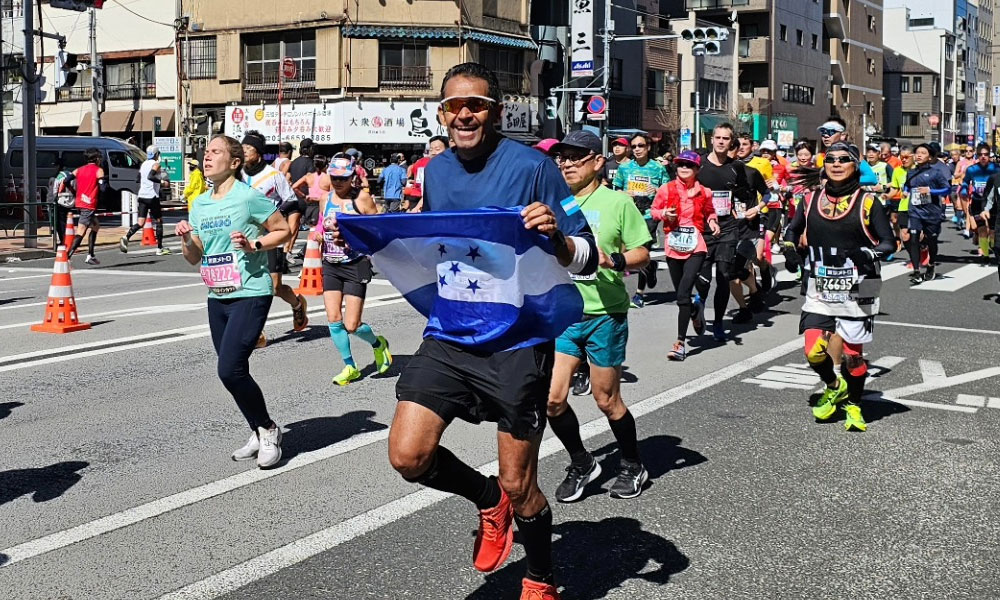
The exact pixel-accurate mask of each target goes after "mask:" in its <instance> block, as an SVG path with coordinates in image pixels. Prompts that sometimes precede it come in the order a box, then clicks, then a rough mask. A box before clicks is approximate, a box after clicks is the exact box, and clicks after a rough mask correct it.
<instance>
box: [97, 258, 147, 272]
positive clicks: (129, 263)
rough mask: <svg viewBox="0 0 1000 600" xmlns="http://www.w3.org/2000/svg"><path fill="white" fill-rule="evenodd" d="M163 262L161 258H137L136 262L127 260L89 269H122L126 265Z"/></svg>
mask: <svg viewBox="0 0 1000 600" xmlns="http://www.w3.org/2000/svg"><path fill="white" fill-rule="evenodd" d="M161 262H163V261H160V260H137V261H135V262H131V261H126V262H124V263H120V264H115V265H102V266H99V267H90V268H88V269H87V270H88V271H100V270H102V269H120V268H122V267H125V266H128V267H135V266H138V265H158V264H160V263H161Z"/></svg>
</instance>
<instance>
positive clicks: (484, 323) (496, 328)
mask: <svg viewBox="0 0 1000 600" xmlns="http://www.w3.org/2000/svg"><path fill="white" fill-rule="evenodd" d="M441 91H442V96H443V97H444V98H443V100H442V101H441V104H440V106H439V108H438V118H439V120H440V121H441V123H442V124H443V125H444V126H446V127H447V128H448V133H449V136H450V138H451V140H452V141H454V142H455V146H454V147H453V148H451V149H449V150H447V151H445V152H443V153H442V154H440V155H439V156H438V157H436V158H435V159H434V160H432V161H430V163H428V165H427V168H426V171H425V173H424V204H423V210H424V211H425V213H426V212H428V211H429V212H430V213H431V214H419V215H407V214H397V215H383V216H381V217H377V218H373V217H346V216H345V217H342V218H341V219H339V224H338V234H337V235H342V236H343V237H344V238H346V241H347V242H349V243H350V244H351V246H352V247H354V248H358V249H359V250H360V251H362V252H365V253H367V254H371V255H372V260H373V261H374V262H375V264H376V266H377V267H378V268H379V271H380V272H382V273H383V274H385V275H386V276H387V277H388V278H389V279H390V281H392V283H393V284H394V285H395V286H396V287H397V288H398V289H399V290H400V292H401V293H402V294H403V296H404V297H405V298H406V299H407V301H409V302H410V303H411V304H412V305H413V306H414V307H415V308H417V310H419V311H420V312H422V313H423V314H425V315H426V316H427V317H428V323H427V328H426V329H425V330H424V340H423V342H422V343H421V345H420V348H419V349H418V350H417V352H416V354H415V355H414V357H413V359H412V360H411V361H410V362H409V363H408V364H407V366H406V368H405V369H404V371H403V373H402V374H401V375H400V377H399V381H398V382H397V384H396V396H397V398H398V400H399V403H398V404H397V407H396V414H395V417H394V418H393V422H392V428H391V430H390V433H389V460H390V462H391V463H392V466H393V467H394V468H395V469H396V470H397V471H398V472H399V473H400V474H401V475H402V476H403V478H404V479H406V480H407V481H412V482H414V483H420V484H423V485H425V486H427V487H430V488H433V489H436V490H440V491H444V492H449V493H452V494H456V495H459V496H462V497H464V498H466V499H468V500H470V501H471V502H473V503H474V504H475V505H476V507H477V508H478V509H479V513H480V514H479V532H478V535H477V536H476V541H475V546H474V548H473V563H474V565H475V567H476V568H477V569H479V570H480V571H484V572H489V571H493V570H495V569H497V568H499V567H500V565H502V564H503V562H504V561H505V560H506V559H507V557H508V555H509V554H510V551H511V546H512V544H513V537H514V536H513V525H514V523H515V522H516V523H517V528H518V530H519V531H520V534H521V541H522V542H523V545H524V551H525V555H526V562H527V576H526V577H525V579H524V580H523V582H522V596H521V597H522V598H531V599H533V600H557V599H558V598H559V593H558V591H557V590H556V587H555V582H554V581H553V576H552V513H551V511H550V509H549V505H548V502H547V501H546V499H545V496H544V495H543V494H542V491H541V490H540V489H539V487H538V482H537V467H538V449H539V445H540V443H541V440H542V432H543V431H544V429H545V412H546V403H547V399H548V391H549V384H550V381H551V377H552V365H553V360H554V353H555V344H554V340H555V338H556V337H557V336H559V334H561V333H562V331H563V330H564V329H565V328H566V327H567V326H569V325H570V324H572V323H575V322H577V321H579V320H580V318H581V315H582V310H583V300H582V299H581V297H580V294H579V292H578V291H577V290H576V288H575V286H574V285H573V283H572V281H571V280H570V278H569V274H568V273H567V271H569V272H571V273H574V274H579V275H589V274H592V273H594V272H595V271H596V269H597V263H598V259H599V256H598V251H597V247H596V243H595V240H594V236H593V234H592V233H591V231H590V228H589V226H588V225H587V221H586V219H585V218H584V216H583V213H582V212H581V211H580V208H579V206H578V204H577V202H576V199H575V198H574V197H573V196H572V195H571V193H570V190H569V188H568V187H567V185H566V183H565V182H564V181H563V178H562V175H561V174H560V173H559V170H558V168H557V167H556V165H555V163H554V162H553V161H552V160H550V159H549V158H548V157H546V156H545V155H543V154H541V153H539V152H536V151H534V150H532V149H531V148H528V147H527V146H522V145H521V144H518V143H517V142H514V141H512V140H508V139H506V138H504V137H503V136H501V135H500V134H499V133H498V132H497V129H496V125H497V123H498V121H499V119H500V115H501V111H502V104H501V102H500V98H501V93H500V85H499V83H498V81H497V77H496V75H495V74H494V73H493V72H492V71H490V70H489V69H487V68H485V67H483V66H482V65H480V64H477V63H464V64H460V65H457V66H455V67H452V68H451V69H450V70H449V71H448V73H447V74H446V75H445V77H444V82H443V84H442V90H441ZM438 212H440V213H442V214H440V215H435V214H434V213H438ZM455 418H459V419H462V420H465V421H469V422H472V423H478V422H481V421H484V420H486V421H494V422H496V423H497V430H498V431H497V444H498V449H499V478H495V477H486V476H484V475H482V474H481V473H479V471H477V470H475V469H474V468H472V467H470V466H469V465H467V464H465V463H464V462H462V461H461V460H460V459H459V458H458V457H456V456H455V455H454V454H452V453H451V452H450V451H449V450H448V449H447V448H445V447H443V446H441V445H440V441H441V436H442V434H443V433H444V431H445V429H446V428H447V427H448V425H449V424H450V423H451V421H452V420H454V419H455ZM445 595H447V594H445Z"/></svg>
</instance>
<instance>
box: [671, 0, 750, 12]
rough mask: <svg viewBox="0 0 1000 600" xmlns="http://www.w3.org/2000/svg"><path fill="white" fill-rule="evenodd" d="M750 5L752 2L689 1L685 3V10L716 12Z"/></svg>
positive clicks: (722, 0)
mask: <svg viewBox="0 0 1000 600" xmlns="http://www.w3.org/2000/svg"><path fill="white" fill-rule="evenodd" d="M748 4H750V0H687V2H685V3H684V8H685V9H686V10H714V9H724V8H734V7H737V6H747V5H748Z"/></svg>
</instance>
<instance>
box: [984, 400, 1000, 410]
mask: <svg viewBox="0 0 1000 600" xmlns="http://www.w3.org/2000/svg"><path fill="white" fill-rule="evenodd" d="M986 408H1000V398H990V399H989V401H988V402H987V403H986Z"/></svg>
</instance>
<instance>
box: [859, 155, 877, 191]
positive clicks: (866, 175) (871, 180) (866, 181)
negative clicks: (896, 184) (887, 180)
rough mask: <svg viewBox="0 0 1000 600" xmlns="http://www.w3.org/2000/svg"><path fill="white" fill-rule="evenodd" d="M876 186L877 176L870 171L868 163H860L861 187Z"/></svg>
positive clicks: (870, 167)
mask: <svg viewBox="0 0 1000 600" xmlns="http://www.w3.org/2000/svg"><path fill="white" fill-rule="evenodd" d="M870 185H878V175H876V174H875V171H873V170H872V166H871V165H870V164H868V161H864V160H863V161H861V186H862V187H867V186H870Z"/></svg>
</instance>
